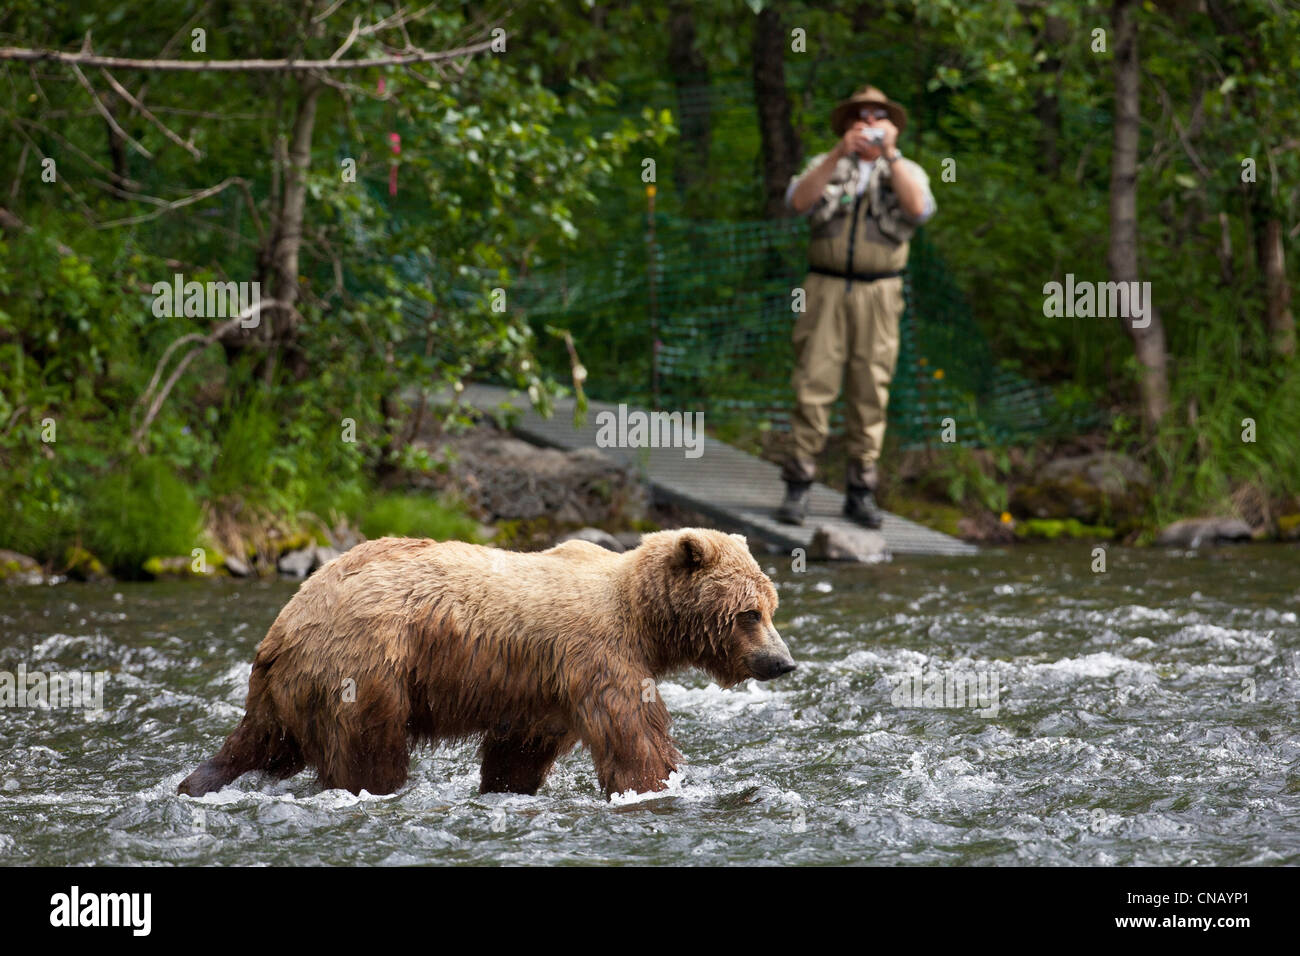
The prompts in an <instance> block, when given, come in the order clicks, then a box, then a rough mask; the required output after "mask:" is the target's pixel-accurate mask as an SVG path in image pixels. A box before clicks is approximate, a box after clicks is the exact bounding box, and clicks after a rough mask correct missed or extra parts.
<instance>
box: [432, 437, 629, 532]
mask: <svg viewBox="0 0 1300 956" xmlns="http://www.w3.org/2000/svg"><path fill="white" fill-rule="evenodd" d="M430 451H431V452H432V453H433V454H434V457H435V458H436V459H440V460H442V461H444V462H445V463H446V471H445V474H444V475H426V476H422V478H420V479H417V480H416V481H415V484H416V485H417V486H424V485H431V486H433V487H435V488H442V487H444V486H447V485H450V486H451V487H454V488H456V489H457V490H458V491H459V492H460V493H461V494H463V495H464V496H465V497H466V498H467V499H468V503H469V504H470V505H471V506H472V507H473V508H475V509H476V510H477V511H478V512H479V513H480V514H481V515H482V516H483V517H484V518H485V519H486V520H488V521H490V522H501V521H533V520H536V519H546V520H548V521H550V522H552V523H553V524H554V525H560V526H564V525H579V526H581V525H587V526H593V525H598V524H608V523H610V522H621V523H629V522H634V521H637V520H639V519H643V518H645V517H646V515H647V513H648V511H649V505H650V499H649V494H648V492H647V489H646V487H645V485H644V484H643V483H642V482H641V480H640V478H639V477H638V476H637V474H636V472H635V470H634V469H632V468H630V467H628V466H625V465H621V464H619V463H617V462H615V461H614V460H613V459H611V458H609V457H607V456H605V455H604V454H603V453H601V452H600V451H598V450H597V449H595V448H583V449H578V450H576V451H560V450H559V449H555V448H538V447H536V446H534V445H530V444H528V443H527V442H525V441H521V440H519V439H517V438H514V437H512V436H510V435H508V434H505V433H502V432H500V431H497V430H496V429H493V428H490V427H488V426H486V425H484V426H480V427H478V428H475V429H473V430H471V431H469V432H467V433H465V434H462V435H444V436H442V440H441V443H440V444H439V445H438V446H437V447H434V448H430Z"/></svg>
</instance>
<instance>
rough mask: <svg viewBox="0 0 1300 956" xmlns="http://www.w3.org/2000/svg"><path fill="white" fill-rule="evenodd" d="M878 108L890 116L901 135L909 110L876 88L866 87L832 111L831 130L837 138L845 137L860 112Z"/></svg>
mask: <svg viewBox="0 0 1300 956" xmlns="http://www.w3.org/2000/svg"><path fill="white" fill-rule="evenodd" d="M874 106H878V107H880V108H881V109H883V110H884V111H885V112H887V113H888V114H889V121H890V122H891V123H893V124H894V125H895V126H897V127H898V131H899V132H900V133H901V132H902V131H903V127H904V126H906V125H907V110H905V109H903V108H902V107H901V106H899V105H898V104H897V103H895V102H894V101H893V100H891V99H890V98H889V97H888V96H886V95H885V94H884V93H882V92H880V90H879V89H877V88H876V87H874V86H864V87H861V88H860V89H857V90H855V91H854V92H853V95H852V96H850V97H849V98H848V99H847V100H845V101H844V102H843V103H841V104H840V105H839V106H837V107H835V109H833V110H831V129H833V130H834V131H835V135H836V136H843V135H844V131H845V130H846V129H848V128H849V127H850V126H852V125H853V121H854V120H855V119H857V118H858V116H859V115H860V114H859V112H858V111H859V110H865V109H870V108H872V107H874Z"/></svg>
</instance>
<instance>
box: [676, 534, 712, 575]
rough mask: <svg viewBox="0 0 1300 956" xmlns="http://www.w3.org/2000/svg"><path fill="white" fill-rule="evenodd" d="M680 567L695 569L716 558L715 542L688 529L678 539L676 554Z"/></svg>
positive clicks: (689, 569) (688, 569)
mask: <svg viewBox="0 0 1300 956" xmlns="http://www.w3.org/2000/svg"><path fill="white" fill-rule="evenodd" d="M674 557H675V558H676V564H677V566H678V567H681V568H685V569H686V570H687V571H695V570H697V569H699V568H702V567H704V566H705V565H707V564H709V563H711V562H712V561H713V558H714V547H713V542H712V541H709V540H707V539H705V538H702V537H700V536H699V535H696V534H692V533H691V532H689V531H687V532H684V533H683V534H682V536H681V537H680V538H678V539H677V550H676V553H675V554H674Z"/></svg>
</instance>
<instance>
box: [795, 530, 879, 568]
mask: <svg viewBox="0 0 1300 956" xmlns="http://www.w3.org/2000/svg"><path fill="white" fill-rule="evenodd" d="M808 557H809V558H810V559H812V560H813V561H857V562H859V563H861V564H875V563H876V562H878V561H888V560H889V548H888V547H887V546H886V544H885V536H884V535H883V534H881V533H880V532H879V531H871V530H869V529H867V528H855V527H851V526H848V525H829V524H823V525H818V526H817V528H816V529H815V530H814V531H813V537H812V543H811V544H810V545H809V546H808Z"/></svg>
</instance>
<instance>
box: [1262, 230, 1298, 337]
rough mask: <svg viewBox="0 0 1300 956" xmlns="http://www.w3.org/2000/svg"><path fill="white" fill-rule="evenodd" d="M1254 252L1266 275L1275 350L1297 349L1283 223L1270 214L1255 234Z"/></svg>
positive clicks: (1267, 326) (1267, 323)
mask: <svg viewBox="0 0 1300 956" xmlns="http://www.w3.org/2000/svg"><path fill="white" fill-rule="evenodd" d="M1255 255H1256V257H1257V258H1258V259H1259V269H1260V273H1261V274H1262V275H1263V276H1264V292H1265V299H1264V301H1265V306H1264V327H1265V329H1267V331H1268V339H1269V342H1270V343H1271V345H1272V347H1273V351H1274V352H1276V353H1277V354H1278V355H1292V354H1294V353H1295V316H1294V315H1293V314H1292V312H1291V283H1290V281H1289V280H1288V279H1287V275H1286V254H1285V252H1284V251H1283V247H1282V223H1281V221H1280V220H1279V219H1278V218H1277V217H1276V216H1272V215H1270V216H1269V217H1268V218H1267V219H1265V220H1264V222H1263V224H1262V228H1260V230H1259V232H1258V233H1257V235H1256V237H1255Z"/></svg>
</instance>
